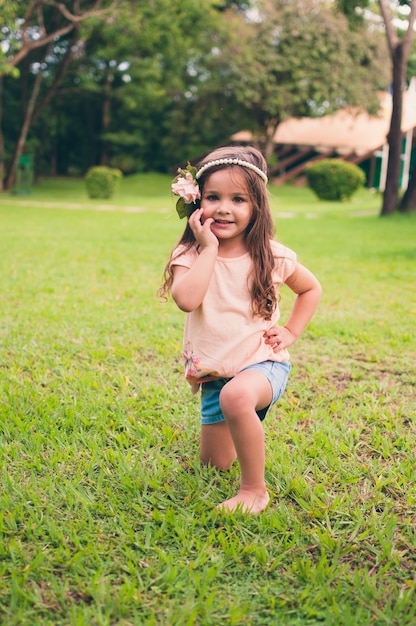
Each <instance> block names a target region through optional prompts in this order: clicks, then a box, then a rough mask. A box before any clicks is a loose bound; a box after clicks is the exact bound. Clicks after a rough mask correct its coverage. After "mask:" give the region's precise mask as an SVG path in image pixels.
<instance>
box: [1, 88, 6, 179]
mask: <svg viewBox="0 0 416 626" xmlns="http://www.w3.org/2000/svg"><path fill="white" fill-rule="evenodd" d="M2 119H3V76H0V191H3V189H4V182H3V181H4V175H5V168H4V158H5V154H4V136H3V128H2Z"/></svg>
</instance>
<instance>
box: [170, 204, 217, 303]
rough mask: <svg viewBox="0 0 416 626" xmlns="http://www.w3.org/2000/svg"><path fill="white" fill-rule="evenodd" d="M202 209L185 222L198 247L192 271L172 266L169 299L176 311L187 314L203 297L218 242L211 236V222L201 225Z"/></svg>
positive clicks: (207, 221)
mask: <svg viewBox="0 0 416 626" xmlns="http://www.w3.org/2000/svg"><path fill="white" fill-rule="evenodd" d="M202 215H203V209H198V210H196V211H194V212H193V213H192V215H191V216H190V218H189V226H190V227H191V229H192V232H193V233H194V235H195V239H196V241H197V242H198V243H199V250H200V252H199V254H198V258H197V260H196V261H195V263H194V264H193V265H192V267H190V268H187V267H183V266H181V265H175V266H174V268H173V283H172V289H171V293H172V298H173V299H174V301H175V302H176V304H177V305H178V307H179V308H180V309H181V310H182V311H185V312H187V313H189V312H190V311H193V310H194V309H196V308H198V307H199V305H200V304H201V303H202V300H203V299H204V297H205V294H206V292H207V289H208V285H209V283H210V280H211V276H212V272H213V269H214V265H215V261H216V259H217V255H218V243H219V242H218V239H217V238H216V236H215V235H214V233H212V232H211V228H210V227H211V224H212V222H213V221H214V220H212V219H211V218H210V219H207V220H205V221H204V223H203V224H202V223H201V217H202Z"/></svg>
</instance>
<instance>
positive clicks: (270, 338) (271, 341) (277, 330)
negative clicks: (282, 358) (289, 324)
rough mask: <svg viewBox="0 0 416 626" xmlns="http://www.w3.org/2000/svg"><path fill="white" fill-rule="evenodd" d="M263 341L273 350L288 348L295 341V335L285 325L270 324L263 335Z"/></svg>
mask: <svg viewBox="0 0 416 626" xmlns="http://www.w3.org/2000/svg"><path fill="white" fill-rule="evenodd" d="M263 337H264V340H265V343H267V344H268V345H270V346H271V347H272V349H273V352H279V351H280V350H284V349H285V348H288V347H289V346H291V345H292V344H293V343H295V341H296V337H295V336H294V335H293V333H291V332H290V330H289V329H288V328H285V326H272V328H269V329H268V330H266V332H265V333H264V335H263Z"/></svg>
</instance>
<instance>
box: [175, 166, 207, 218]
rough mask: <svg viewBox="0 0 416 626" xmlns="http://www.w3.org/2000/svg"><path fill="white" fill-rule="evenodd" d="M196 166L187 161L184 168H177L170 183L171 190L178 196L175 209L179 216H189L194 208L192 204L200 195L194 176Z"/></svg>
mask: <svg viewBox="0 0 416 626" xmlns="http://www.w3.org/2000/svg"><path fill="white" fill-rule="evenodd" d="M195 175H196V167H194V166H193V165H191V164H190V163H189V161H188V165H187V167H186V169H184V170H183V169H181V168H179V169H178V175H177V176H176V178H175V180H174V181H173V183H172V186H171V190H172V193H173V194H175V196H179V199H178V201H177V203H176V210H177V212H178V215H179V217H180V218H183V217H189V216H190V215H191V213H192V211H194V210H195V209H196V207H195V206H192V205H193V204H194V203H195V202H196V201H197V200H199V198H200V197H201V192H200V191H199V185H198V183H197V180H196V178H195Z"/></svg>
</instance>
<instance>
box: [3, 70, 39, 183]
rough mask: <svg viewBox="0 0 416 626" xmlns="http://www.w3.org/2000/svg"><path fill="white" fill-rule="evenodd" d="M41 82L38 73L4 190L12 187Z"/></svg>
mask: <svg viewBox="0 0 416 626" xmlns="http://www.w3.org/2000/svg"><path fill="white" fill-rule="evenodd" d="M41 80H42V72H41V71H39V72H38V74H37V75H36V78H35V83H34V85H33V89H32V94H31V96H30V99H29V103H28V105H27V109H26V113H25V118H24V121H23V125H22V128H21V130H20V136H19V139H18V141H17V145H16V148H15V151H14V156H13V162H12V165H11V168H10V171H9V175H8V177H7V181H6V189H11V187H12V186H13V185H14V181H15V178H16V173H17V168H18V165H19V158H20V157H21V155H22V152H23V148H24V147H25V143H26V138H27V134H28V132H29V129H30V124H31V123H32V117H33V111H34V109H35V104H36V99H37V97H38V94H39V89H40V82H41Z"/></svg>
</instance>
